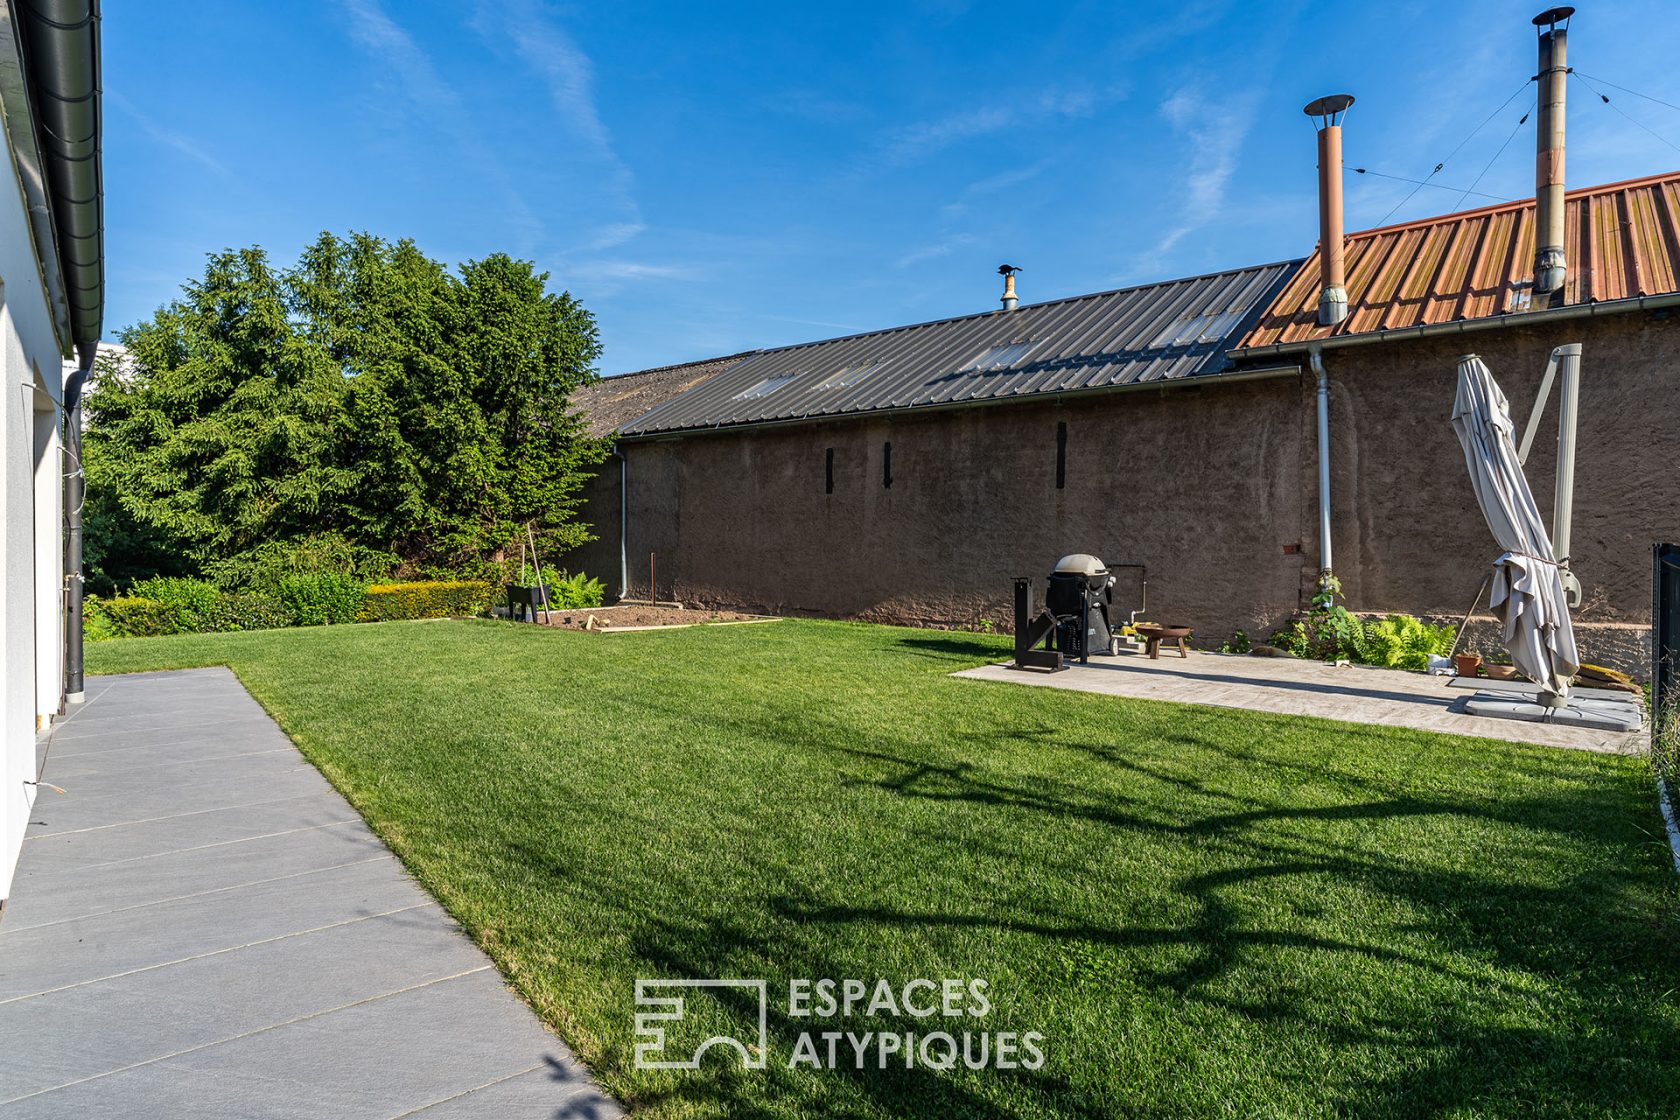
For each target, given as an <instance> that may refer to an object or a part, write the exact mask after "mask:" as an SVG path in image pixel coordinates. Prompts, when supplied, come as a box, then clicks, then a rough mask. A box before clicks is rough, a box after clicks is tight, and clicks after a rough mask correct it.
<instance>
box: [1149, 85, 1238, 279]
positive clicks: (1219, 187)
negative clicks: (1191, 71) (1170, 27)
mask: <svg viewBox="0 0 1680 1120" xmlns="http://www.w3.org/2000/svg"><path fill="white" fill-rule="evenodd" d="M1161 115H1162V116H1164V117H1165V118H1166V119H1167V123H1168V124H1170V125H1172V127H1173V129H1174V130H1175V131H1176V132H1178V133H1179V134H1180V135H1181V136H1182V137H1183V138H1184V139H1185V140H1186V141H1187V142H1188V144H1189V148H1190V161H1189V165H1188V167H1187V168H1186V169H1185V172H1184V178H1183V180H1182V182H1180V183H1179V184H1178V191H1177V195H1178V196H1179V197H1181V198H1182V199H1183V203H1182V205H1181V207H1180V210H1179V220H1178V221H1177V222H1176V223H1174V224H1173V225H1172V226H1171V227H1169V228H1168V229H1167V231H1166V232H1165V233H1163V234H1162V235H1161V238H1160V240H1159V241H1157V242H1156V244H1155V247H1154V249H1153V250H1152V251H1151V256H1152V257H1154V258H1156V259H1159V258H1161V257H1164V256H1166V255H1167V254H1168V253H1170V252H1171V251H1172V250H1173V248H1174V247H1175V246H1177V244H1178V243H1179V242H1180V241H1182V240H1183V239H1184V238H1185V237H1187V236H1189V235H1190V234H1192V233H1194V232H1196V231H1197V230H1199V229H1202V228H1203V227H1205V226H1207V225H1209V224H1210V223H1212V222H1213V221H1215V220H1216V219H1217V218H1218V217H1219V216H1220V214H1221V212H1222V211H1223V210H1224V207H1225V193H1226V188H1227V187H1228V186H1229V185H1230V181H1231V175H1232V173H1233V172H1235V171H1236V168H1237V150H1238V149H1239V148H1240V147H1241V146H1242V142H1243V140H1244V138H1246V137H1247V135H1248V131H1249V129H1250V128H1251V127H1253V123H1254V106H1253V98H1252V96H1250V95H1247V94H1242V95H1238V96H1236V97H1233V98H1230V99H1228V100H1226V101H1223V102H1217V103H1215V102H1209V101H1206V100H1204V99H1202V98H1201V97H1200V96H1199V95H1198V94H1196V93H1194V92H1191V91H1189V90H1184V91H1181V92H1179V93H1177V94H1174V95H1173V96H1172V97H1170V98H1168V99H1167V100H1166V101H1164V102H1162V103H1161Z"/></svg>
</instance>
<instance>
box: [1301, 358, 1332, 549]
mask: <svg viewBox="0 0 1680 1120" xmlns="http://www.w3.org/2000/svg"><path fill="white" fill-rule="evenodd" d="M1307 359H1308V361H1309V362H1310V363H1311V365H1312V371H1313V372H1314V373H1316V374H1317V375H1318V576H1319V579H1320V581H1322V580H1324V579H1325V578H1327V577H1328V576H1329V575H1330V573H1331V570H1332V569H1333V568H1334V567H1335V560H1334V556H1333V552H1332V549H1331V546H1330V375H1329V373H1327V372H1326V371H1325V369H1324V352H1323V351H1322V350H1321V349H1319V348H1318V347H1316V346H1314V347H1313V348H1312V349H1311V350H1309V351H1308V352H1307Z"/></svg>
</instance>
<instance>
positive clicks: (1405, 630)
mask: <svg viewBox="0 0 1680 1120" xmlns="http://www.w3.org/2000/svg"><path fill="white" fill-rule="evenodd" d="M1341 591H1342V585H1341V583H1340V582H1339V581H1337V580H1336V579H1335V577H1333V576H1332V577H1329V578H1327V579H1326V580H1325V582H1324V586H1323V587H1322V588H1320V590H1319V592H1318V594H1317V595H1314V596H1313V601H1312V609H1311V610H1310V611H1308V612H1307V617H1306V618H1304V619H1296V620H1295V621H1294V622H1291V623H1290V624H1289V625H1287V626H1285V627H1284V628H1283V629H1281V630H1279V631H1278V632H1277V633H1275V634H1273V635H1272V637H1271V644H1272V645H1274V646H1276V647H1278V648H1279V649H1282V650H1286V651H1288V652H1289V653H1292V654H1294V655H1295V656H1296V657H1307V658H1314V659H1317V660H1320V661H1331V660H1338V659H1344V658H1345V659H1346V660H1348V661H1352V662H1355V663H1356V664H1360V665H1381V666H1383V667H1385V668H1389V669H1419V670H1422V669H1427V668H1429V655H1430V654H1440V655H1445V654H1447V653H1449V652H1450V651H1451V650H1452V646H1453V638H1454V634H1453V628H1452V627H1450V626H1431V625H1429V623H1427V622H1423V621H1421V620H1419V619H1416V618H1413V617H1412V616H1411V615H1409V614H1391V615H1389V616H1388V617H1386V618H1380V619H1376V620H1374V621H1371V622H1361V621H1360V620H1359V618H1358V617H1357V616H1356V615H1354V614H1353V613H1352V612H1350V611H1349V610H1348V609H1347V608H1346V607H1344V606H1342V605H1341V604H1340V603H1338V602H1337V601H1336V600H1337V598H1338V597H1339V596H1340V595H1341Z"/></svg>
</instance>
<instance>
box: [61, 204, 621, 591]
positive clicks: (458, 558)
mask: <svg viewBox="0 0 1680 1120" xmlns="http://www.w3.org/2000/svg"><path fill="white" fill-rule="evenodd" d="M547 279H548V277H547V275H546V274H543V273H538V272H537V271H535V269H534V268H533V266H532V265H531V264H530V263H529V262H525V261H516V260H513V259H512V258H510V257H508V256H506V255H504V254H496V255H494V256H491V257H488V258H486V259H484V260H482V261H469V262H467V263H466V264H465V265H463V266H462V267H461V269H460V271H459V275H451V274H450V272H449V270H448V269H447V268H445V267H444V266H443V265H442V264H440V263H439V262H437V261H434V260H431V259H429V258H427V257H426V256H425V255H424V254H423V253H421V252H420V251H419V250H418V249H417V248H416V247H415V246H414V244H413V243H412V242H410V241H399V242H395V243H392V242H387V241H383V240H381V239H379V238H376V237H372V236H370V235H367V234H352V235H350V236H348V237H344V238H340V237H336V236H333V235H331V234H322V235H321V237H320V238H318V239H317V240H316V241H315V242H314V243H313V244H312V245H310V246H309V247H308V248H307V249H305V250H304V252H303V254H302V256H301V258H300V259H299V261H298V262H297V264H296V265H295V266H293V267H291V268H289V269H285V270H277V269H276V268H274V267H273V265H272V264H271V263H270V261H269V259H268V257H267V255H266V254H265V253H264V252H263V251H262V250H261V249H256V248H252V249H244V250H238V251H232V250H230V251H227V252H223V253H218V254H214V255H212V256H211V257H210V258H209V261H208V264H207V267H206V269H205V273H204V276H203V277H202V278H201V279H199V280H195V281H192V282H190V283H188V284H187V285H185V287H184V288H183V291H182V295H181V297H180V298H178V299H176V300H174V301H173V302H171V303H170V304H169V305H167V306H166V307H163V308H160V309H159V310H158V312H157V313H156V314H155V315H153V316H152V317H151V318H150V319H148V320H146V321H145V322H142V323H140V324H138V325H136V326H132V327H129V328H127V329H126V330H124V331H122V332H121V333H120V335H119V338H120V339H121V341H122V342H123V344H124V345H125V346H126V347H127V348H128V352H129V359H130V364H129V368H128V370H127V371H126V373H125V374H124V375H122V376H115V375H107V376H102V377H101V378H100V379H99V381H98V384H97V385H96V387H95V388H94V390H93V391H92V392H91V393H90V394H89V396H88V399H87V409H88V413H89V416H90V418H91V424H90V429H89V432H88V435H87V439H86V443H85V446H84V458H85V459H86V460H87V464H88V481H89V505H88V518H89V537H90V539H91V540H93V541H96V542H97V547H98V549H99V550H100V560H101V563H102V565H103V567H104V570H105V571H107V572H113V573H114V572H117V571H123V572H125V573H126V572H127V571H128V570H129V569H132V568H134V567H136V566H139V567H142V568H143V567H144V566H145V565H146V564H148V563H155V561H156V558H157V557H159V556H168V557H176V558H179V560H180V564H179V565H177V566H178V567H181V568H184V569H188V570H198V571H211V570H215V569H217V568H218V567H220V568H223V569H226V568H228V567H229V566H230V565H232V566H235V567H236V566H237V565H238V564H239V563H240V562H241V561H242V560H245V559H248V558H250V557H253V556H272V555H276V554H279V553H284V552H286V551H287V550H288V549H301V550H309V549H312V548H314V549H316V551H319V548H318V545H319V542H320V541H321V540H322V539H324V538H325V539H331V540H334V541H341V542H345V543H347V544H348V546H349V548H350V549H351V550H352V551H353V552H354V553H356V554H358V555H361V556H362V557H364V558H368V557H373V558H377V557H380V556H384V557H386V558H387V563H389V562H390V561H392V560H394V561H396V562H400V563H401V565H403V566H404V567H407V568H410V569H413V570H436V569H457V570H458V569H462V568H470V567H473V566H476V565H478V564H481V563H482V562H483V561H485V560H488V559H491V558H493V557H495V556H497V555H499V554H501V553H502V552H504V551H505V550H507V549H508V548H510V547H512V546H514V545H515V544H516V543H517V541H519V540H520V539H522V537H523V535H524V527H525V525H526V524H527V523H532V524H533V525H534V528H535V530H536V532H537V534H538V536H539V544H540V545H541V546H542V547H543V548H544V550H545V552H548V553H549V554H551V555H553V554H557V553H559V552H560V551H563V550H565V549H567V548H571V547H573V546H575V545H577V544H580V543H582V542H583V541H585V540H588V539H589V536H588V527H587V526H585V525H583V524H582V523H581V522H579V521H578V519H577V518H578V507H579V488H580V487H581V485H582V483H583V482H584V481H585V480H586V479H587V478H588V477H589V475H590V474H591V473H593V472H592V468H593V467H594V465H595V464H596V463H598V462H599V461H600V459H601V457H602V456H603V455H604V453H605V447H604V445H603V444H602V443H601V442H600V441H597V440H592V439H589V438H588V437H587V436H586V434H585V432H584V429H583V426H582V422H581V420H580V418H579V417H578V416H576V415H575V414H574V413H573V412H572V411H571V409H570V406H569V399H570V396H571V394H572V392H573V391H575V390H576V389H577V388H578V387H579V386H582V385H585V384H588V383H589V382H590V381H592V380H594V378H595V376H596V375H595V370H594V363H595V360H596V359H597V358H598V357H599V355H600V343H599V340H598V336H597V332H596V328H595V323H594V319H593V317H592V316H591V315H590V314H589V312H588V311H586V310H585V309H584V308H583V307H582V305H581V304H579V303H578V302H577V301H576V300H575V299H574V298H573V297H572V296H571V295H570V294H569V293H566V292H561V293H558V294H556V293H552V292H549V291H548V290H547ZM329 551H333V550H329ZM156 566H158V567H163V566H164V565H156ZM374 566H377V564H375V565H374Z"/></svg>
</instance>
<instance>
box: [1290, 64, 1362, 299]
mask: <svg viewBox="0 0 1680 1120" xmlns="http://www.w3.org/2000/svg"><path fill="white" fill-rule="evenodd" d="M1352 104H1353V97H1352V96H1351V95H1349V94H1346V93H1334V94H1331V95H1330V96H1329V97H1321V98H1319V99H1318V100H1317V101H1314V102H1312V103H1310V104H1309V105H1308V106H1307V107H1306V108H1305V109H1303V110H1301V111H1302V112H1304V113H1306V114H1307V116H1309V117H1314V118H1316V119H1317V121H1318V272H1319V279H1320V281H1321V282H1322V288H1321V290H1320V292H1319V294H1318V322H1319V325H1320V326H1325V327H1333V326H1335V325H1336V324H1337V323H1339V322H1341V321H1342V320H1343V319H1346V318H1347V313H1348V297H1347V286H1346V281H1345V278H1344V276H1343V274H1342V269H1343V264H1342V118H1343V117H1344V116H1346V115H1347V111H1348V106H1350V105H1352Z"/></svg>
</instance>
